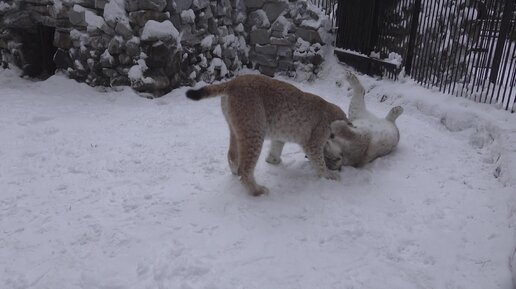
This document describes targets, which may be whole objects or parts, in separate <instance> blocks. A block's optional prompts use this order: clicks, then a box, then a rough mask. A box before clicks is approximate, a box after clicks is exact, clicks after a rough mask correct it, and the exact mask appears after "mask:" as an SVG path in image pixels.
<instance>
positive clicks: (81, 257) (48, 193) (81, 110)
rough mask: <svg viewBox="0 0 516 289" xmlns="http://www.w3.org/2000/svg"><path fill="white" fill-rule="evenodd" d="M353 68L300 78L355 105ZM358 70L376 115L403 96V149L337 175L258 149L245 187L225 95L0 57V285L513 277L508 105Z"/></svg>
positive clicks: (451, 287) (485, 280)
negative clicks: (253, 180)
mask: <svg viewBox="0 0 516 289" xmlns="http://www.w3.org/2000/svg"><path fill="white" fill-rule="evenodd" d="M345 69H346V68H345V67H344V66H342V65H339V64H336V63H333V64H330V65H328V66H327V67H326V70H325V71H324V75H323V79H321V80H318V81H316V82H315V83H312V84H308V83H295V85H297V86H298V87H300V88H302V89H304V90H307V91H310V92H314V93H316V94H318V95H321V96H322V97H324V98H326V99H328V100H330V101H332V102H333V103H336V104H338V105H340V106H341V107H343V108H344V110H345V111H347V106H348V103H349V100H350V96H351V92H350V91H348V85H347V83H346V82H345V81H344V80H343V74H342V73H343V71H344V70H345ZM360 79H361V80H362V81H363V82H364V85H365V86H366V88H367V90H368V94H367V96H366V101H367V103H368V106H369V109H370V110H371V111H373V112H374V113H377V114H380V115H384V114H385V113H387V111H388V110H389V109H390V107H391V106H393V105H403V106H404V108H405V113H404V114H403V115H402V116H401V117H400V118H399V119H398V125H399V128H400V131H401V141H400V144H399V147H398V149H397V150H396V151H394V152H393V153H392V154H390V155H388V156H386V157H383V158H381V159H378V160H376V161H374V162H373V163H371V164H369V165H367V166H366V167H364V168H362V169H354V168H344V169H343V171H342V173H341V174H342V180H341V181H340V182H334V181H328V180H324V179H319V178H318V177H316V173H315V172H314V170H313V169H312V168H311V167H310V165H309V163H308V161H307V160H306V159H305V158H304V154H303V153H302V151H301V149H300V148H299V147H298V146H296V145H292V144H291V145H287V146H286V148H285V153H284V156H283V164H281V165H280V166H271V165H269V164H267V163H265V161H264V155H265V153H262V157H261V159H260V161H259V164H258V166H257V169H256V174H257V179H258V181H259V182H261V183H263V184H265V185H267V186H268V187H269V189H270V190H271V193H270V194H269V195H266V196H262V197H259V198H254V197H250V196H249V195H247V194H246V191H245V189H244V188H243V187H242V186H241V185H240V183H239V181H238V179H237V178H236V177H234V176H232V175H231V173H230V171H229V168H228V166H227V163H226V151H227V145H228V129H227V127H226V123H225V121H224V118H223V116H222V113H221V111H220V107H219V100H218V99H209V100H204V101H200V102H192V101H189V100H187V99H186V97H185V96H184V92H185V90H186V88H183V89H177V90H175V91H173V92H171V93H170V94H168V95H165V96H164V97H162V98H159V99H155V100H148V99H144V98H141V97H139V96H137V95H136V94H135V93H134V92H132V91H131V90H130V89H127V88H126V89H123V90H121V91H107V92H101V91H100V90H99V89H95V88H91V87H88V86H86V85H85V84H79V83H76V82H74V81H72V80H68V79H66V78H65V77H64V76H60V75H56V76H53V77H51V78H50V79H48V80H46V81H43V82H32V81H28V80H23V79H19V78H18V77H17V76H16V75H15V73H14V72H12V71H8V70H1V71H0V288H3V289H15V288H16V289H18V288H41V289H43V288H52V289H55V288H65V289H75V288H84V289H93V288H117V289H118V288H120V289H121V288H160V289H161V288H163V289H165V288H167V289H169V288H171V289H175V288H178V289H187V288H206V289H216V288H221V289H227V288H250V289H251V288H257V289H258V288H259V289H263V288H267V289H276V288H277V289H280V288H281V289H285V288H292V289H303V288H306V289H314V288H325V289H326V288H345V289H351V288H353V289H359V288H364V289H365V288H367V289H375V288H382V289H384V288H396V289H403V288H407V289H414V288H429V289H440V288H442V289H459V288H468V289H474V288H478V289H492V288H502V289H509V288H511V287H512V285H511V273H510V270H509V263H510V261H509V259H510V256H511V255H512V253H513V251H514V248H515V246H516V238H515V236H516V235H515V228H514V225H513V224H515V221H516V203H515V201H516V196H515V195H516V194H515V192H516V166H515V165H516V151H515V148H516V136H515V135H516V115H515V114H510V113H508V112H506V111H502V110H497V109H495V108H493V107H491V106H488V105H483V104H476V103H473V102H470V101H468V100H465V99H461V98H455V97H452V96H446V95H442V94H440V93H437V92H432V91H429V90H427V89H423V88H420V87H418V86H417V85H416V84H414V83H413V82H412V81H410V80H407V79H402V80H400V81H398V82H392V81H388V80H384V81H376V80H374V79H372V78H370V77H366V76H361V77H360ZM289 81H290V80H289ZM338 83H341V86H339V85H337V84H338ZM379 100H383V102H380V101H379ZM268 145H269V144H268V143H266V146H265V148H264V149H265V150H266V149H267V148H268Z"/></svg>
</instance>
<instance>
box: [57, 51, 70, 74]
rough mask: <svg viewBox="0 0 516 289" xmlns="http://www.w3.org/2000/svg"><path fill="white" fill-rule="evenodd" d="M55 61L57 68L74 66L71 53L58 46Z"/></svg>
mask: <svg viewBox="0 0 516 289" xmlns="http://www.w3.org/2000/svg"><path fill="white" fill-rule="evenodd" d="M54 63H55V65H56V68H57V69H61V70H67V69H68V68H69V67H72V65H73V61H72V59H71V58H70V54H69V53H68V51H66V50H64V49H62V48H58V49H57V50H56V53H55V54H54Z"/></svg>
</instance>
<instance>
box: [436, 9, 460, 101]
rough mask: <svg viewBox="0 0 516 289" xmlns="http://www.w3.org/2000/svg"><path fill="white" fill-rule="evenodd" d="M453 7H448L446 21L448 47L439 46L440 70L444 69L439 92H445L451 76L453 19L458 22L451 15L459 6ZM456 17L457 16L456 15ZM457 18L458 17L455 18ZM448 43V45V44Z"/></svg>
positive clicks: (445, 44)
mask: <svg viewBox="0 0 516 289" xmlns="http://www.w3.org/2000/svg"><path fill="white" fill-rule="evenodd" d="M452 5H453V7H447V9H446V10H447V11H448V13H449V14H448V15H447V17H446V18H447V20H445V23H446V24H445V26H444V28H445V30H446V36H445V38H444V46H446V49H445V47H443V46H441V45H439V50H441V49H442V50H441V51H438V54H439V56H440V57H439V68H441V67H442V74H441V75H440V78H441V79H440V80H439V79H438V82H439V91H444V90H445V89H446V82H447V78H448V74H449V70H448V68H449V67H448V65H449V61H448V60H449V59H450V58H451V57H452V55H451V53H450V52H451V51H448V47H450V50H451V49H452V48H453V36H452V33H451V26H452V24H451V23H452V18H453V19H454V20H455V21H457V19H456V18H454V17H452V15H451V13H452V8H456V7H457V6H458V5H457V4H456V3H454V4H452ZM454 16H455V15H454ZM455 17H456V16H455ZM446 42H448V43H446ZM445 53H446V55H445V57H444V60H443V59H442V58H441V56H442V55H443V54H445Z"/></svg>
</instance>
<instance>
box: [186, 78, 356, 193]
mask: <svg viewBox="0 0 516 289" xmlns="http://www.w3.org/2000/svg"><path fill="white" fill-rule="evenodd" d="M216 95H221V96H222V98H221V105H222V112H223V113H224V116H225V118H226V121H227V123H228V125H229V130H230V140H229V151H228V162H229V167H230V168H231V172H232V173H233V174H235V175H238V176H240V179H241V181H242V183H243V185H244V186H245V187H246V188H247V189H248V191H249V192H250V193H251V194H252V195H254V196H257V195H261V194H263V193H265V192H267V188H265V187H264V186H261V185H258V184H257V183H256V181H255V179H254V168H255V166H256V162H257V160H258V157H259V156H260V152H261V149H262V145H263V141H264V139H265V138H269V139H271V140H272V143H271V150H270V153H269V156H268V157H267V162H269V163H271V164H278V163H280V161H281V158H280V156H281V151H282V150H283V145H284V143H285V142H294V143H298V144H300V145H301V147H302V148H303V150H304V151H305V153H306V155H307V156H308V159H309V160H310V162H311V163H312V165H313V166H314V168H315V169H316V170H317V172H318V173H319V175H321V176H323V177H325V178H327V179H334V180H336V179H339V177H340V175H339V173H338V172H335V171H331V170H329V169H328V168H327V165H326V164H325V159H324V153H323V151H324V150H325V147H327V145H326V144H327V141H328V139H329V137H330V134H331V132H330V130H331V129H330V126H334V127H335V128H338V129H339V132H338V133H336V134H337V136H338V137H339V139H343V140H344V139H346V137H348V136H349V135H348V134H349V133H350V132H351V131H350V126H349V122H348V120H347V118H346V114H345V113H344V112H343V111H342V109H340V108H339V107H338V106H336V105H334V104H332V103H329V102H327V101H325V100H324V99H322V98H320V97H319V96H317V95H314V94H310V93H306V92H303V91H301V90H299V89H297V88H296V87H295V86H293V85H290V84H288V83H286V82H283V81H279V80H275V79H272V78H269V77H266V76H261V75H243V76H238V77H235V78H234V79H232V80H230V81H227V82H224V83H221V84H214V85H207V86H204V87H203V88H201V89H198V90H189V91H187V92H186V96H187V97H188V98H190V99H193V100H200V99H203V98H207V97H213V96H216ZM335 122H339V123H338V124H337V125H333V124H334V123H335ZM326 150H327V151H329V149H328V148H327V149H326Z"/></svg>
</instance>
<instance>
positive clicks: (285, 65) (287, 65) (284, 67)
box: [278, 59, 296, 71]
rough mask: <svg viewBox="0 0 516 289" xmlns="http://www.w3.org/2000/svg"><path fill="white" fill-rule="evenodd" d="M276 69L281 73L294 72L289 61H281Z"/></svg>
mask: <svg viewBox="0 0 516 289" xmlns="http://www.w3.org/2000/svg"><path fill="white" fill-rule="evenodd" d="M278 69H279V70H282V71H293V70H296V66H295V65H294V62H293V61H292V60H291V59H281V60H280V61H279V62H278Z"/></svg>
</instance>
